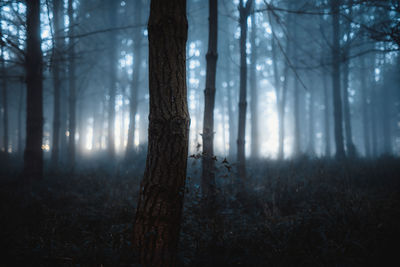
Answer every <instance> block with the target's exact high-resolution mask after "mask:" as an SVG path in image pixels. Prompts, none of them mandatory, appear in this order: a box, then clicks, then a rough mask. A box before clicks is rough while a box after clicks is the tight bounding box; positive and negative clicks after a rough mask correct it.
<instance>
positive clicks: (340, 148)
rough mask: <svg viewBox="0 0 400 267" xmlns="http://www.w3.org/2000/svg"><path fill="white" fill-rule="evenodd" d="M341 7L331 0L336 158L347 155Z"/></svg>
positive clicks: (338, 3)
mask: <svg viewBox="0 0 400 267" xmlns="http://www.w3.org/2000/svg"><path fill="white" fill-rule="evenodd" d="M339 7H340V0H331V9H332V26H333V46H332V59H333V66H332V89H333V108H334V118H335V121H334V123H335V124H334V126H335V144H336V158H337V159H341V158H344V157H345V153H344V143H343V118H342V99H341V96H340V95H341V92H340V91H341V90H340V35H339V33H340V28H339V27H340V26H339Z"/></svg>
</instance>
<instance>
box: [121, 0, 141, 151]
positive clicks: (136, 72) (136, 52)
mask: <svg viewBox="0 0 400 267" xmlns="http://www.w3.org/2000/svg"><path fill="white" fill-rule="evenodd" d="M141 15H142V1H141V0H138V1H135V24H140V23H142V16H141ZM133 35H134V36H135V39H134V46H133V47H134V48H133V56H134V59H135V61H134V63H135V64H134V65H133V72H132V73H133V76H132V84H131V97H130V100H129V107H130V112H129V128H128V142H127V145H126V155H125V157H126V158H127V159H128V157H129V155H130V154H131V153H132V152H133V148H134V141H135V140H134V139H135V127H136V121H135V120H136V114H137V109H138V97H139V76H140V65H141V62H142V28H139V27H138V28H136V29H135V31H134V33H133ZM142 119H143V118H142Z"/></svg>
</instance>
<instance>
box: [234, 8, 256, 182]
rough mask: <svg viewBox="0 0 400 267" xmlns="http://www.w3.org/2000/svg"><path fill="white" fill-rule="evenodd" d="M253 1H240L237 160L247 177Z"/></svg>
mask: <svg viewBox="0 0 400 267" xmlns="http://www.w3.org/2000/svg"><path fill="white" fill-rule="evenodd" d="M252 4H253V1H252V0H248V1H247V3H246V5H243V0H240V2H239V16H240V17H239V25H240V92H239V123H238V139H237V162H238V167H237V168H238V176H239V177H240V178H242V179H244V178H246V156H245V135H246V109H247V62H246V60H247V54H246V39H247V18H248V16H249V14H250V10H251V7H252Z"/></svg>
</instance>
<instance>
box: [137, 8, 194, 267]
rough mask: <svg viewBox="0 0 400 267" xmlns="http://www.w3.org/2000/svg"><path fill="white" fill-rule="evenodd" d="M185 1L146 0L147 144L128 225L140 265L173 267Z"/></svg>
mask: <svg viewBox="0 0 400 267" xmlns="http://www.w3.org/2000/svg"><path fill="white" fill-rule="evenodd" d="M187 27H188V24H187V18H186V1H185V0H170V1H164V0H152V1H151V7H150V18H149V22H148V33H149V35H148V38H149V89H150V115H149V130H148V135H149V141H148V154H147V160H146V169H145V173H144V177H143V180H142V182H141V185H140V192H139V202H138V208H137V211H136V218H135V222H134V228H133V231H134V241H133V245H134V248H135V249H136V250H137V251H138V253H139V257H140V261H141V264H142V265H143V266H176V265H177V263H176V260H177V255H176V253H177V246H178V239H179V230H180V223H181V214H182V207H183V197H184V188H185V179H186V165H187V155H188V137H189V124H190V118H189V112H188V106H187V87H186V41H187Z"/></svg>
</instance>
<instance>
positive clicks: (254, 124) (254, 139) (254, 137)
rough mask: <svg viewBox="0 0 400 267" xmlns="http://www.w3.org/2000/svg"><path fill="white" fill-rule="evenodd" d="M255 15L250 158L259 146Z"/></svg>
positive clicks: (252, 47)
mask: <svg viewBox="0 0 400 267" xmlns="http://www.w3.org/2000/svg"><path fill="white" fill-rule="evenodd" d="M255 20H256V15H255V13H253V15H252V17H251V35H250V43H251V57H250V61H251V65H250V100H251V103H250V104H251V105H250V112H251V157H252V158H258V157H259V154H260V149H259V147H260V144H259V140H258V139H259V137H258V131H259V130H258V101H257V100H258V99H257V98H258V92H257V72H256V67H257V45H256V31H257V29H256V21H255Z"/></svg>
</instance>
